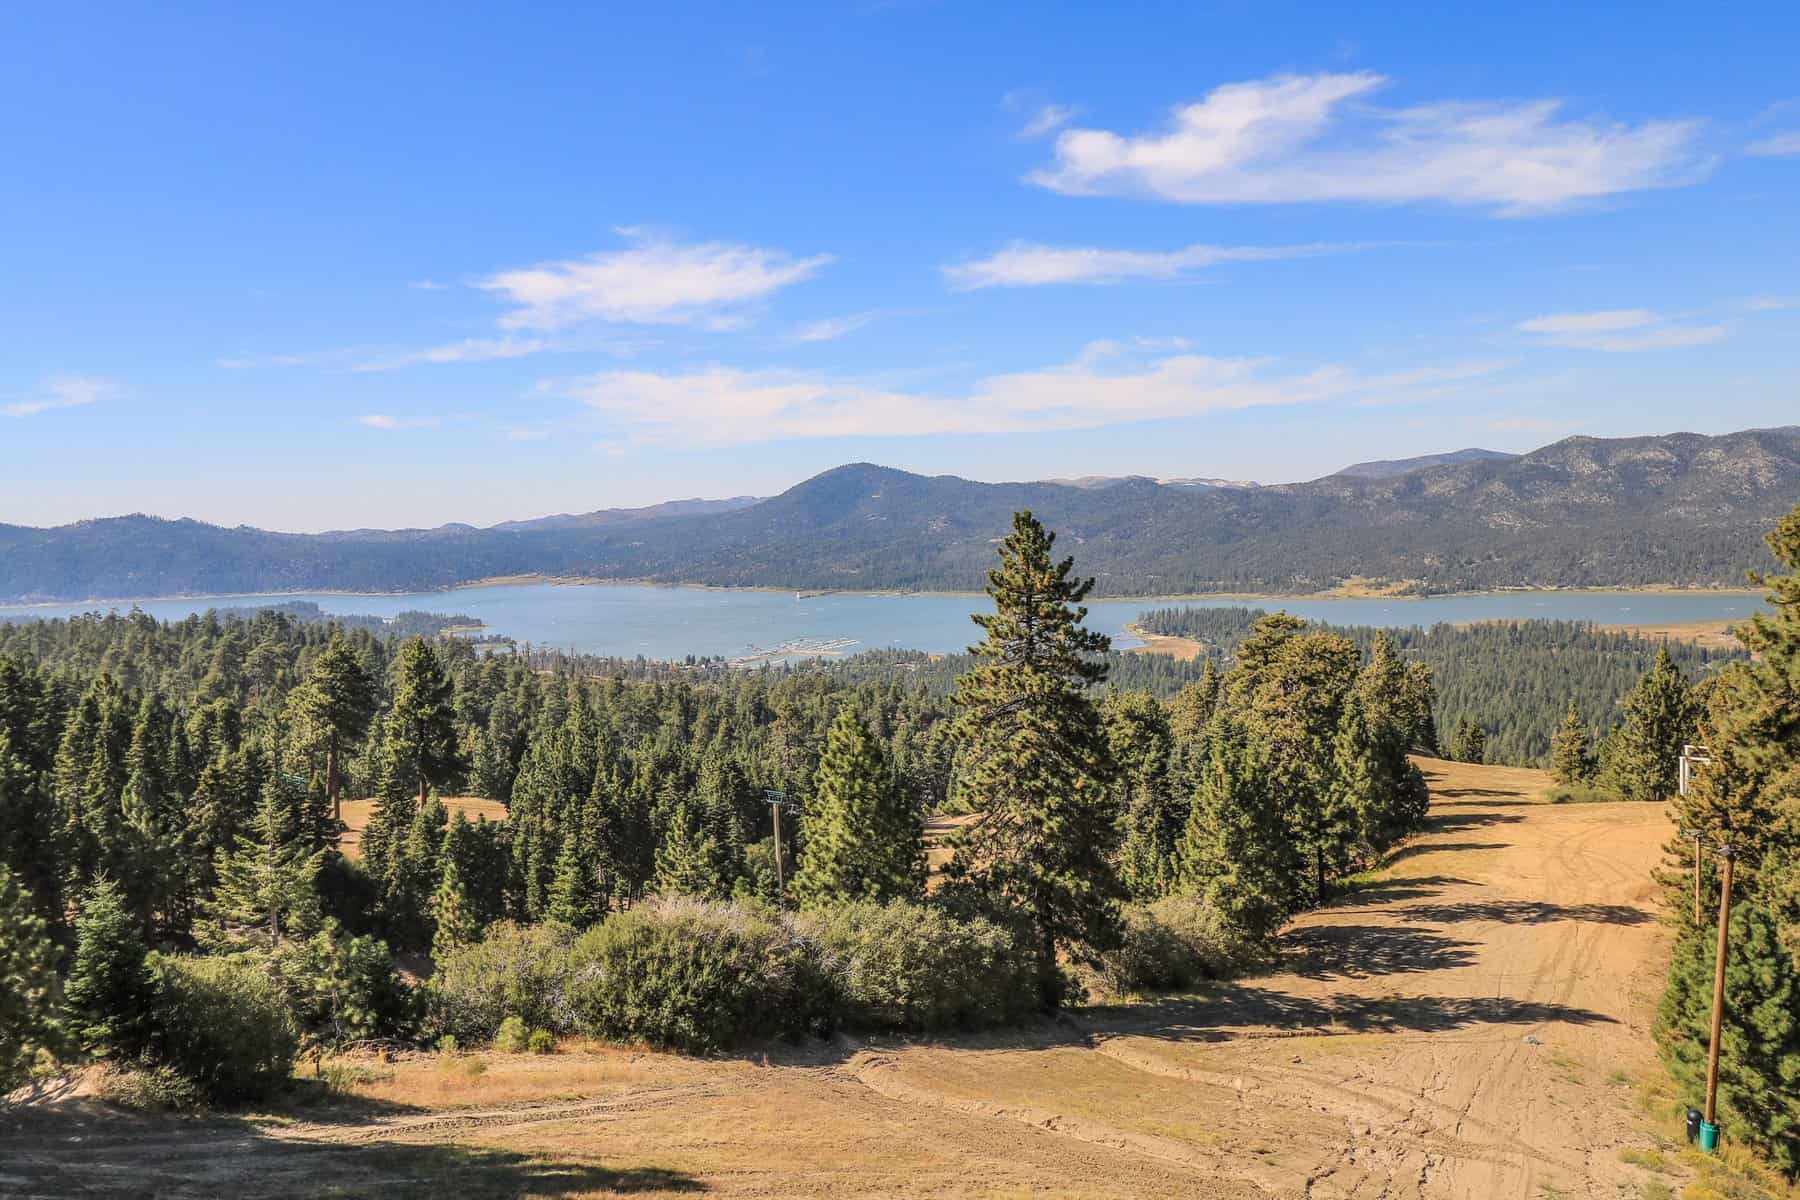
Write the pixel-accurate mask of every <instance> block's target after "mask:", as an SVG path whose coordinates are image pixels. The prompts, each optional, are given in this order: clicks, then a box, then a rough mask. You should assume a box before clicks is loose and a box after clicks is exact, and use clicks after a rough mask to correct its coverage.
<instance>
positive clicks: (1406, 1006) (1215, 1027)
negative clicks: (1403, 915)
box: [1080, 985, 1617, 1042]
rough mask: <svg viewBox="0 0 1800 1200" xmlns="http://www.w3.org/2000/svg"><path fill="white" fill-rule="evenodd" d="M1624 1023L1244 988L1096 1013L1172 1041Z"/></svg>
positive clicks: (1105, 1024)
mask: <svg viewBox="0 0 1800 1200" xmlns="http://www.w3.org/2000/svg"><path fill="white" fill-rule="evenodd" d="M1553 1021H1561V1022H1566V1023H1568V1024H1571V1025H1601V1024H1606V1025H1611V1024H1617V1021H1616V1020H1615V1018H1613V1017H1609V1016H1607V1015H1606V1014H1605V1013H1600V1012H1595V1011H1594V1010H1592V1009H1586V1008H1575V1007H1572V1006H1570V1005H1566V1004H1549V1003H1544V1002H1541V1001H1534V1000H1512V999H1508V998H1506V997H1502V996H1428V995H1420V996H1354V995H1347V994H1342V993H1339V994H1336V995H1330V996H1291V995H1288V994H1287V993H1285V992H1278V991H1272V990H1270V989H1267V988H1259V987H1248V986H1243V985H1236V986H1232V987H1229V988H1224V989H1222V990H1221V991H1219V992H1218V993H1217V994H1216V995H1212V996H1206V997H1181V998H1171V999H1167V1000H1164V1001H1161V1002H1159V1003H1157V1004H1153V1005H1139V1006H1136V1007H1135V1008H1130V1009H1124V1008H1121V1009H1116V1010H1090V1012H1089V1013H1088V1014H1084V1015H1083V1019H1081V1021H1080V1023H1081V1024H1082V1026H1083V1027H1084V1028H1085V1029H1086V1030H1087V1032H1089V1033H1090V1034H1092V1035H1098V1036H1102V1037H1144V1038H1154V1039H1158V1040H1162V1041H1172V1042H1229V1041H1237V1040H1240V1039H1242V1038H1245V1037H1256V1036H1257V1035H1258V1034H1263V1035H1265V1036H1266V1035H1267V1033H1268V1032H1269V1031H1280V1032H1282V1033H1286V1034H1332V1033H1446V1032H1450V1031H1452V1030H1457V1029H1464V1028H1467V1027H1469V1026H1471V1025H1537V1024H1543V1023H1546V1022H1553Z"/></svg>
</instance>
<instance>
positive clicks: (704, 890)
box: [656, 798, 729, 900]
mask: <svg viewBox="0 0 1800 1200" xmlns="http://www.w3.org/2000/svg"><path fill="white" fill-rule="evenodd" d="M656 890H657V892H658V893H659V894H661V895H664V896H697V897H699V898H701V899H706V900H722V899H724V898H725V896H726V895H728V894H729V888H728V887H727V885H726V883H725V880H724V876H723V874H722V873H721V872H720V870H719V843H718V839H716V838H714V837H713V835H712V833H711V832H710V831H709V830H707V829H706V827H705V824H704V823H703V822H702V821H701V820H700V819H699V818H698V817H697V816H696V815H694V814H693V813H692V812H691V810H690V809H689V807H688V802H687V800H686V799H685V798H683V799H681V800H679V801H677V802H676V805H675V809H674V811H673V812H672V813H671V814H670V815H669V822H668V827H667V829H666V830H665V831H664V833H663V840H662V844H661V845H659V846H658V847H657V848H656Z"/></svg>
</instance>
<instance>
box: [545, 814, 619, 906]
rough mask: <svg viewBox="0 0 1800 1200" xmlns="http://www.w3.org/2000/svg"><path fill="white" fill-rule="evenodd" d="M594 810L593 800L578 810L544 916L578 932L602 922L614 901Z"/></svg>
mask: <svg viewBox="0 0 1800 1200" xmlns="http://www.w3.org/2000/svg"><path fill="white" fill-rule="evenodd" d="M595 809H596V803H595V801H594V799H593V797H592V796H590V797H589V798H588V799H587V800H586V801H584V802H582V803H581V804H580V805H579V806H577V807H576V812H577V815H578V817H579V819H578V820H577V821H576V822H574V823H573V824H572V825H571V827H570V828H569V829H567V830H565V831H564V833H563V844H562V852H561V853H560V854H558V855H557V858H556V875H555V877H554V878H553V879H552V880H551V881H550V894H549V904H548V910H547V911H546V913H545V916H547V917H548V918H549V919H550V920H552V921H560V922H562V923H563V924H564V925H571V926H573V927H574V928H576V929H586V928H587V927H588V926H590V925H594V924H597V923H598V922H599V921H600V920H602V919H603V918H604V917H605V916H606V911H607V909H608V907H609V906H610V901H611V898H612V897H611V893H612V886H611V882H612V880H611V874H610V872H609V870H608V866H609V860H608V856H607V854H606V851H605V849H604V839H605V834H604V829H603V828H602V825H601V821H600V819H599V815H598V813H597V812H596V811H595Z"/></svg>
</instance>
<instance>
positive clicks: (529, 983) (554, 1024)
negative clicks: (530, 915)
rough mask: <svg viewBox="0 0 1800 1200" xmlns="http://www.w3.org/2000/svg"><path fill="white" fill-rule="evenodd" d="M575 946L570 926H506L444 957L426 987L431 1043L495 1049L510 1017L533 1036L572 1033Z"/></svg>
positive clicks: (508, 924)
mask: <svg viewBox="0 0 1800 1200" xmlns="http://www.w3.org/2000/svg"><path fill="white" fill-rule="evenodd" d="M574 940H575V931H574V930H572V929H570V928H569V927H568V926H566V925H557V924H554V923H550V924H544V925H529V926H524V925H514V924H512V923H510V922H501V923H499V924H496V925H492V926H490V927H489V928H488V931H487V936H486V937H484V938H482V940H481V941H479V942H474V943H472V944H470V945H467V946H464V947H462V948H460V949H458V950H457V951H455V952H454V953H452V954H448V955H446V956H444V959H443V961H441V962H439V963H438V964H437V973H436V974H434V975H433V976H432V977H431V982H430V983H429V984H428V985H427V987H426V997H425V1005H426V1013H427V1015H426V1020H425V1028H426V1033H427V1036H431V1037H436V1036H441V1035H443V1034H446V1033H448V1034H454V1035H456V1037H457V1038H459V1039H460V1040H462V1041H464V1042H466V1043H468V1044H470V1045H475V1044H478V1043H485V1042H490V1041H492V1040H493V1039H494V1036H495V1035H496V1034H497V1033H499V1031H500V1023H501V1022H502V1021H504V1020H506V1018H508V1017H517V1018H519V1020H520V1021H521V1022H522V1023H523V1024H524V1025H525V1026H526V1027H527V1028H532V1029H549V1030H553V1031H555V1032H557V1033H568V1032H572V1031H573V1028H574V1013H573V1011H572V1010H571V1009H570V1007H569V1002H568V996H567V991H568V973H569V949H570V946H571V944H572V943H573V942H574Z"/></svg>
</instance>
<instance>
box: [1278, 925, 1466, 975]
mask: <svg viewBox="0 0 1800 1200" xmlns="http://www.w3.org/2000/svg"><path fill="white" fill-rule="evenodd" d="M1474 961H1475V943H1474V942H1465V941H1461V940H1459V939H1457V938H1452V937H1446V936H1445V935H1443V934H1441V933H1436V932H1433V931H1430V930H1424V929H1395V928H1392V927H1391V926H1387V925H1313V926H1309V927H1307V928H1305V929H1296V930H1294V931H1292V932H1291V933H1289V934H1287V935H1286V936H1285V937H1283V938H1282V939H1281V966H1282V968H1283V969H1284V970H1287V971H1291V972H1292V973H1294V974H1295V975H1298V976H1300V977H1301V978H1302V979H1367V978H1369V977H1371V976H1375V975H1399V974H1409V973H1411V972H1415V971H1447V970H1451V969H1453V968H1455V967H1466V966H1468V965H1469V964H1471V963H1473V962H1474Z"/></svg>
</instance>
